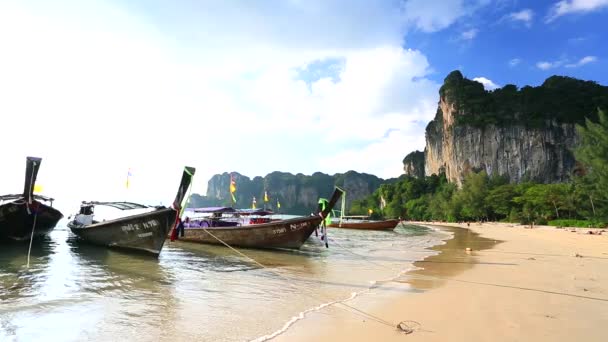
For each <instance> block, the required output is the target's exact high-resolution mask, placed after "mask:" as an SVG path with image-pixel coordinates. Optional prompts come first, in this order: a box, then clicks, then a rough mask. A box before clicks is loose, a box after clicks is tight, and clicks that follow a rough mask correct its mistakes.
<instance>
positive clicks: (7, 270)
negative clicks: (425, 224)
mask: <svg viewBox="0 0 608 342" xmlns="http://www.w3.org/2000/svg"><path fill="white" fill-rule="evenodd" d="M329 234H330V248H329V249H326V248H325V246H324V245H323V244H321V242H320V241H319V240H318V238H316V237H315V236H314V234H313V236H312V237H311V238H310V239H309V241H308V242H307V243H306V244H305V245H304V246H303V247H302V249H301V250H299V251H261V250H247V249H239V250H240V251H241V252H242V253H244V254H245V255H247V256H248V257H251V258H253V259H255V260H256V261H257V262H259V263H260V264H262V265H264V266H265V267H262V266H260V265H258V264H257V263H255V262H253V261H252V260H250V259H248V258H247V257H244V256H242V255H238V254H236V253H235V252H234V251H231V250H230V249H228V248H225V247H221V246H208V245H200V244H192V243H186V242H167V244H166V245H165V247H164V249H163V252H162V254H161V256H160V258H159V259H155V258H152V257H149V256H147V255H140V254H131V253H125V252H122V251H115V250H108V249H105V248H101V247H95V246H90V245H85V244H82V243H79V241H78V240H76V239H74V238H73V237H72V235H71V233H70V232H69V230H68V229H67V228H66V227H65V220H64V221H61V222H60V224H59V225H58V227H57V228H56V229H55V231H53V233H52V234H51V236H50V237H49V238H48V239H46V240H44V241H38V242H35V243H34V245H33V248H32V253H31V260H30V267H29V268H27V267H26V263H27V249H28V244H27V243H25V244H10V245H6V244H5V245H0V303H1V305H0V341H37V340H42V339H45V340H58V341H82V340H94V341H127V340H128V341H159V340H161V341H162V340H172V341H180V340H201V341H243V340H251V339H256V338H260V337H262V336H265V335H269V334H272V333H273V332H276V331H279V330H280V329H282V328H283V327H284V325H285V323H287V322H288V321H289V320H290V319H291V318H292V317H293V316H296V315H298V314H299V313H301V312H303V311H305V310H308V309H311V308H313V307H316V306H319V305H321V304H323V303H327V302H332V301H339V300H344V299H346V298H349V297H350V296H351V295H352V294H353V293H360V294H361V295H365V293H366V291H367V290H368V289H369V288H370V287H372V285H373V284H374V283H373V282H374V281H378V280H383V279H390V278H394V277H396V276H398V275H399V273H400V272H402V271H405V270H409V269H411V268H412V267H413V262H414V261H415V260H420V259H422V258H424V257H426V256H429V255H432V254H436V253H437V252H435V251H431V250H427V249H425V247H428V246H431V245H436V244H438V243H440V241H441V240H442V239H445V238H446V234H445V233H443V232H439V231H431V230H427V229H425V228H421V227H415V226H399V227H398V228H397V229H396V230H395V232H375V231H355V230H346V229H330V231H329ZM395 284H396V285H395V286H388V287H383V286H378V285H376V286H374V288H373V290H372V291H409V290H410V289H409V287H408V286H409V285H407V284H403V283H400V282H398V283H395ZM330 312H331V311H330ZM328 314H330V313H328ZM295 324H297V322H296V323H295Z"/></svg>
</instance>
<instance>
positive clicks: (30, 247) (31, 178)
mask: <svg viewBox="0 0 608 342" xmlns="http://www.w3.org/2000/svg"><path fill="white" fill-rule="evenodd" d="M35 171H36V162H33V167H32V174H31V176H30V189H28V190H27V191H28V193H27V203H26V204H25V208H26V210H27V214H28V215H30V214H31V212H30V205H31V204H32V194H31V192H32V191H33V190H32V191H30V190H31V189H32V188H33V187H34V184H33V182H34V172H35ZM38 209H39V207H38V208H36V211H35V213H34V224H33V225H32V234H31V235H30V246H29V248H28V250H27V268H30V254H31V253H32V241H33V240H34V230H35V229H36V219H37V218H38Z"/></svg>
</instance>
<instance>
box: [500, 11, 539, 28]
mask: <svg viewBox="0 0 608 342" xmlns="http://www.w3.org/2000/svg"><path fill="white" fill-rule="evenodd" d="M505 19H507V20H509V21H515V22H522V23H524V24H525V25H526V26H528V27H530V26H531V25H532V20H533V19H534V11H533V10H531V9H529V8H526V9H523V10H521V11H519V12H513V13H509V14H508V15H507V16H505Z"/></svg>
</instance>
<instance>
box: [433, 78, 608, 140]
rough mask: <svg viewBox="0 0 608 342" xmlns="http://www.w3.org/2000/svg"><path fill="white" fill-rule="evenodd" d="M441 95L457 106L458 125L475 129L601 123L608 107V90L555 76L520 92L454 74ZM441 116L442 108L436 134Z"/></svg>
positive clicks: (594, 83)
mask: <svg viewBox="0 0 608 342" xmlns="http://www.w3.org/2000/svg"><path fill="white" fill-rule="evenodd" d="M439 93H440V95H441V97H442V98H444V99H446V100H447V101H449V102H450V103H453V104H454V105H455V106H456V110H457V112H458V116H457V118H456V123H457V124H459V125H460V124H468V125H471V126H475V127H484V126H486V125H491V124H493V125H501V126H504V125H514V124H522V125H525V126H528V127H539V126H542V125H543V124H544V123H545V122H546V121H548V120H555V121H556V122H558V123H578V124H582V123H583V122H584V120H585V118H586V117H588V118H591V119H592V120H597V115H596V109H597V108H598V107H600V108H606V107H608V87H605V86H602V85H599V84H597V83H596V82H592V81H582V80H579V79H575V78H572V77H565V76H551V77H549V78H547V79H546V80H545V82H544V83H543V84H542V85H541V86H538V87H531V86H525V87H523V88H521V89H519V90H518V89H517V87H516V86H515V85H512V84H508V85H506V86H504V87H502V88H499V89H496V90H493V91H486V90H485V89H484V87H483V85H482V84H481V83H479V82H476V81H473V80H469V79H467V78H465V77H463V75H462V73H460V71H453V72H451V73H450V74H449V75H448V76H447V77H446V78H445V82H444V84H443V86H442V87H441V89H440V91H439ZM441 117H442V113H441V110H440V109H439V110H438V112H437V115H436V117H435V120H434V121H432V122H431V124H429V126H430V127H427V131H429V130H431V131H432V126H433V125H436V124H438V123H439V122H441Z"/></svg>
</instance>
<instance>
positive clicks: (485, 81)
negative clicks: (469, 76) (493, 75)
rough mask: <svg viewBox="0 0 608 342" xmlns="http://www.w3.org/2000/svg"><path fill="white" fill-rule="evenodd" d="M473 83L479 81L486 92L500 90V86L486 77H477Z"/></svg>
mask: <svg viewBox="0 0 608 342" xmlns="http://www.w3.org/2000/svg"><path fill="white" fill-rule="evenodd" d="M473 81H477V82H479V83H481V84H483V87H484V88H485V89H486V90H494V89H496V88H500V86H499V85H498V84H496V83H494V82H493V81H492V80H490V79H488V78H485V77H475V78H473Z"/></svg>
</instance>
